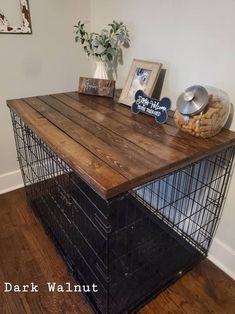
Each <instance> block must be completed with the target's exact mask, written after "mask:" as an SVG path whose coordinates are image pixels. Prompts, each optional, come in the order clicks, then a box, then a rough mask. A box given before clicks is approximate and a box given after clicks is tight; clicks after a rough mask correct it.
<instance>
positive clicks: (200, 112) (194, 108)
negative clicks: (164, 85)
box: [174, 85, 231, 138]
mask: <svg viewBox="0 0 235 314" xmlns="http://www.w3.org/2000/svg"><path fill="white" fill-rule="evenodd" d="M176 108H177V110H176V112H175V115H174V120H175V123H176V125H177V126H178V127H179V128H180V129H181V130H183V131H184V132H188V133H190V134H192V135H194V136H198V137H203V138H207V137H211V136H214V135H216V134H217V133H219V132H220V131H221V129H222V128H223V127H224V125H225V124H226V122H227V120H228V117H229V113H230V108H231V104H230V101H229V97H228V95H227V94H226V93H225V92H224V91H222V90H220V89H218V88H215V87H210V86H205V87H203V86H200V85H194V86H191V87H189V88H187V89H186V90H185V92H184V93H182V94H181V95H180V96H179V98H178V100H177V104H176Z"/></svg>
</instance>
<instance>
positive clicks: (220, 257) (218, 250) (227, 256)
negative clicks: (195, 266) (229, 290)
mask: <svg viewBox="0 0 235 314" xmlns="http://www.w3.org/2000/svg"><path fill="white" fill-rule="evenodd" d="M208 258H209V260H210V261H211V262H212V263H214V264H215V265H216V266H218V267H219V268H220V269H222V270H223V271H224V272H225V273H226V274H227V275H229V276H230V277H232V278H233V280H235V251H234V250H233V249H232V248H230V247H229V246H227V245H226V244H225V243H224V242H222V241H221V240H220V239H218V238H216V237H215V238H214V240H213V242H212V245H211V248H210V250H209V254H208Z"/></svg>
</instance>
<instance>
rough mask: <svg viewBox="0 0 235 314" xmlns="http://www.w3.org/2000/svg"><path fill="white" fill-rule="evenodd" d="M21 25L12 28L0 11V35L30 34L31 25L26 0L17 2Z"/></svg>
mask: <svg viewBox="0 0 235 314" xmlns="http://www.w3.org/2000/svg"><path fill="white" fill-rule="evenodd" d="M19 2H20V14H21V16H22V24H21V25H17V26H13V25H11V24H10V22H9V21H8V19H7V17H6V15H5V14H4V13H3V12H2V11H1V9H0V34H32V24H31V17H30V11H29V2H28V0H19Z"/></svg>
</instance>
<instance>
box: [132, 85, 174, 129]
mask: <svg viewBox="0 0 235 314" xmlns="http://www.w3.org/2000/svg"><path fill="white" fill-rule="evenodd" d="M170 107H171V101H170V99H169V98H167V97H165V98H162V99H161V100H157V99H154V98H150V97H148V96H146V95H145V94H144V92H143V91H142V90H138V91H137V92H136V94H135V102H134V104H133V105H132V112H134V113H139V112H143V113H146V114H148V115H150V116H153V117H154V118H155V120H156V122H158V123H164V122H166V121H167V118H168V114H167V110H169V109H170Z"/></svg>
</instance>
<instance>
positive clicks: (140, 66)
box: [119, 59, 162, 106]
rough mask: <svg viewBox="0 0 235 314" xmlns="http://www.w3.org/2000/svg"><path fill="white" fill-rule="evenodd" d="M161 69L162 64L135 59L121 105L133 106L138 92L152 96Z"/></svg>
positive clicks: (121, 97)
mask: <svg viewBox="0 0 235 314" xmlns="http://www.w3.org/2000/svg"><path fill="white" fill-rule="evenodd" d="M161 68H162V64H161V63H158V62H150V61H144V60H138V59H134V60H133V62H132V65H131V68H130V71H129V74H128V77H127V80H126V83H125V86H124V88H123V90H122V93H121V96H120V98H119V103H122V104H124V105H127V106H132V104H133V103H134V101H135V93H136V92H137V91H138V90H142V91H143V92H144V93H145V95H147V96H152V93H153V91H154V88H155V85H156V82H157V79H158V77H159V74H160V71H161Z"/></svg>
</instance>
